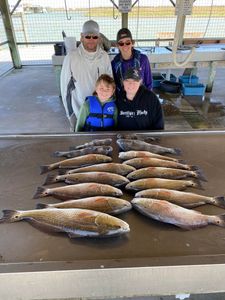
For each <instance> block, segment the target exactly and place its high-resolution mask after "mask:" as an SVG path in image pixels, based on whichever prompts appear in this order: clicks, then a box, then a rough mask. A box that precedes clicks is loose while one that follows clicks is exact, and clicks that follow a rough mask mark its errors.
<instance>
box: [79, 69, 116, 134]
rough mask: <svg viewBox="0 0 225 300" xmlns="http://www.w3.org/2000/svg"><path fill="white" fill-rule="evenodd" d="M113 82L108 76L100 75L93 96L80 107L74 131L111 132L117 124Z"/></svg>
mask: <svg viewBox="0 0 225 300" xmlns="http://www.w3.org/2000/svg"><path fill="white" fill-rule="evenodd" d="M115 88H116V86H115V82H114V80H113V78H112V77H111V76H109V75H108V74H102V75H101V76H100V77H99V78H98V80H97V82H96V87H95V92H94V94H93V96H89V97H87V98H86V101H85V102H84V104H83V105H82V106H81V109H80V112H79V115H78V119H77V124H76V128H75V131H76V132H78V131H100V130H102V131H103V130H113V129H115V127H116V124H117V107H116V103H115V98H114V92H115Z"/></svg>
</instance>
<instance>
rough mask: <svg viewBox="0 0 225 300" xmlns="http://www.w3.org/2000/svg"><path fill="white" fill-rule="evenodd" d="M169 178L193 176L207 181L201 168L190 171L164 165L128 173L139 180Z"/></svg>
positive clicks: (129, 177)
mask: <svg viewBox="0 0 225 300" xmlns="http://www.w3.org/2000/svg"><path fill="white" fill-rule="evenodd" d="M151 177H157V178H167V179H184V178H187V177H193V178H196V179H198V180H203V181H206V178H205V176H204V175H203V174H202V172H201V171H200V170H197V171H189V170H182V169H173V168H164V167H147V168H142V169H139V170H135V171H133V172H131V173H129V174H128V175H127V178H128V179H130V180H137V179H142V178H151Z"/></svg>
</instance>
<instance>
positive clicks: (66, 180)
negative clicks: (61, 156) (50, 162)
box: [64, 179, 76, 184]
mask: <svg viewBox="0 0 225 300" xmlns="http://www.w3.org/2000/svg"><path fill="white" fill-rule="evenodd" d="M64 183H66V184H76V183H75V182H74V181H73V180H71V179H65V181H64Z"/></svg>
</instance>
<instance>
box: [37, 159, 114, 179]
mask: <svg viewBox="0 0 225 300" xmlns="http://www.w3.org/2000/svg"><path fill="white" fill-rule="evenodd" d="M111 161H112V158H111V157H109V156H106V155H102V154H86V155H83V156H78V157H74V158H69V159H65V160H61V161H59V162H56V163H53V164H50V165H45V166H41V174H43V173H46V172H48V171H51V170H54V169H58V168H63V169H72V168H78V167H82V166H88V165H94V164H100V163H106V162H111Z"/></svg>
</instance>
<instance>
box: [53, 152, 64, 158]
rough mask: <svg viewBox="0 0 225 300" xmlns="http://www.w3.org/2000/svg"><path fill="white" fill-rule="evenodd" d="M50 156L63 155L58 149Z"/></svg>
mask: <svg viewBox="0 0 225 300" xmlns="http://www.w3.org/2000/svg"><path fill="white" fill-rule="evenodd" d="M52 156H53V157H61V156H63V153H62V152H60V151H55V152H53V153H52Z"/></svg>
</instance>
